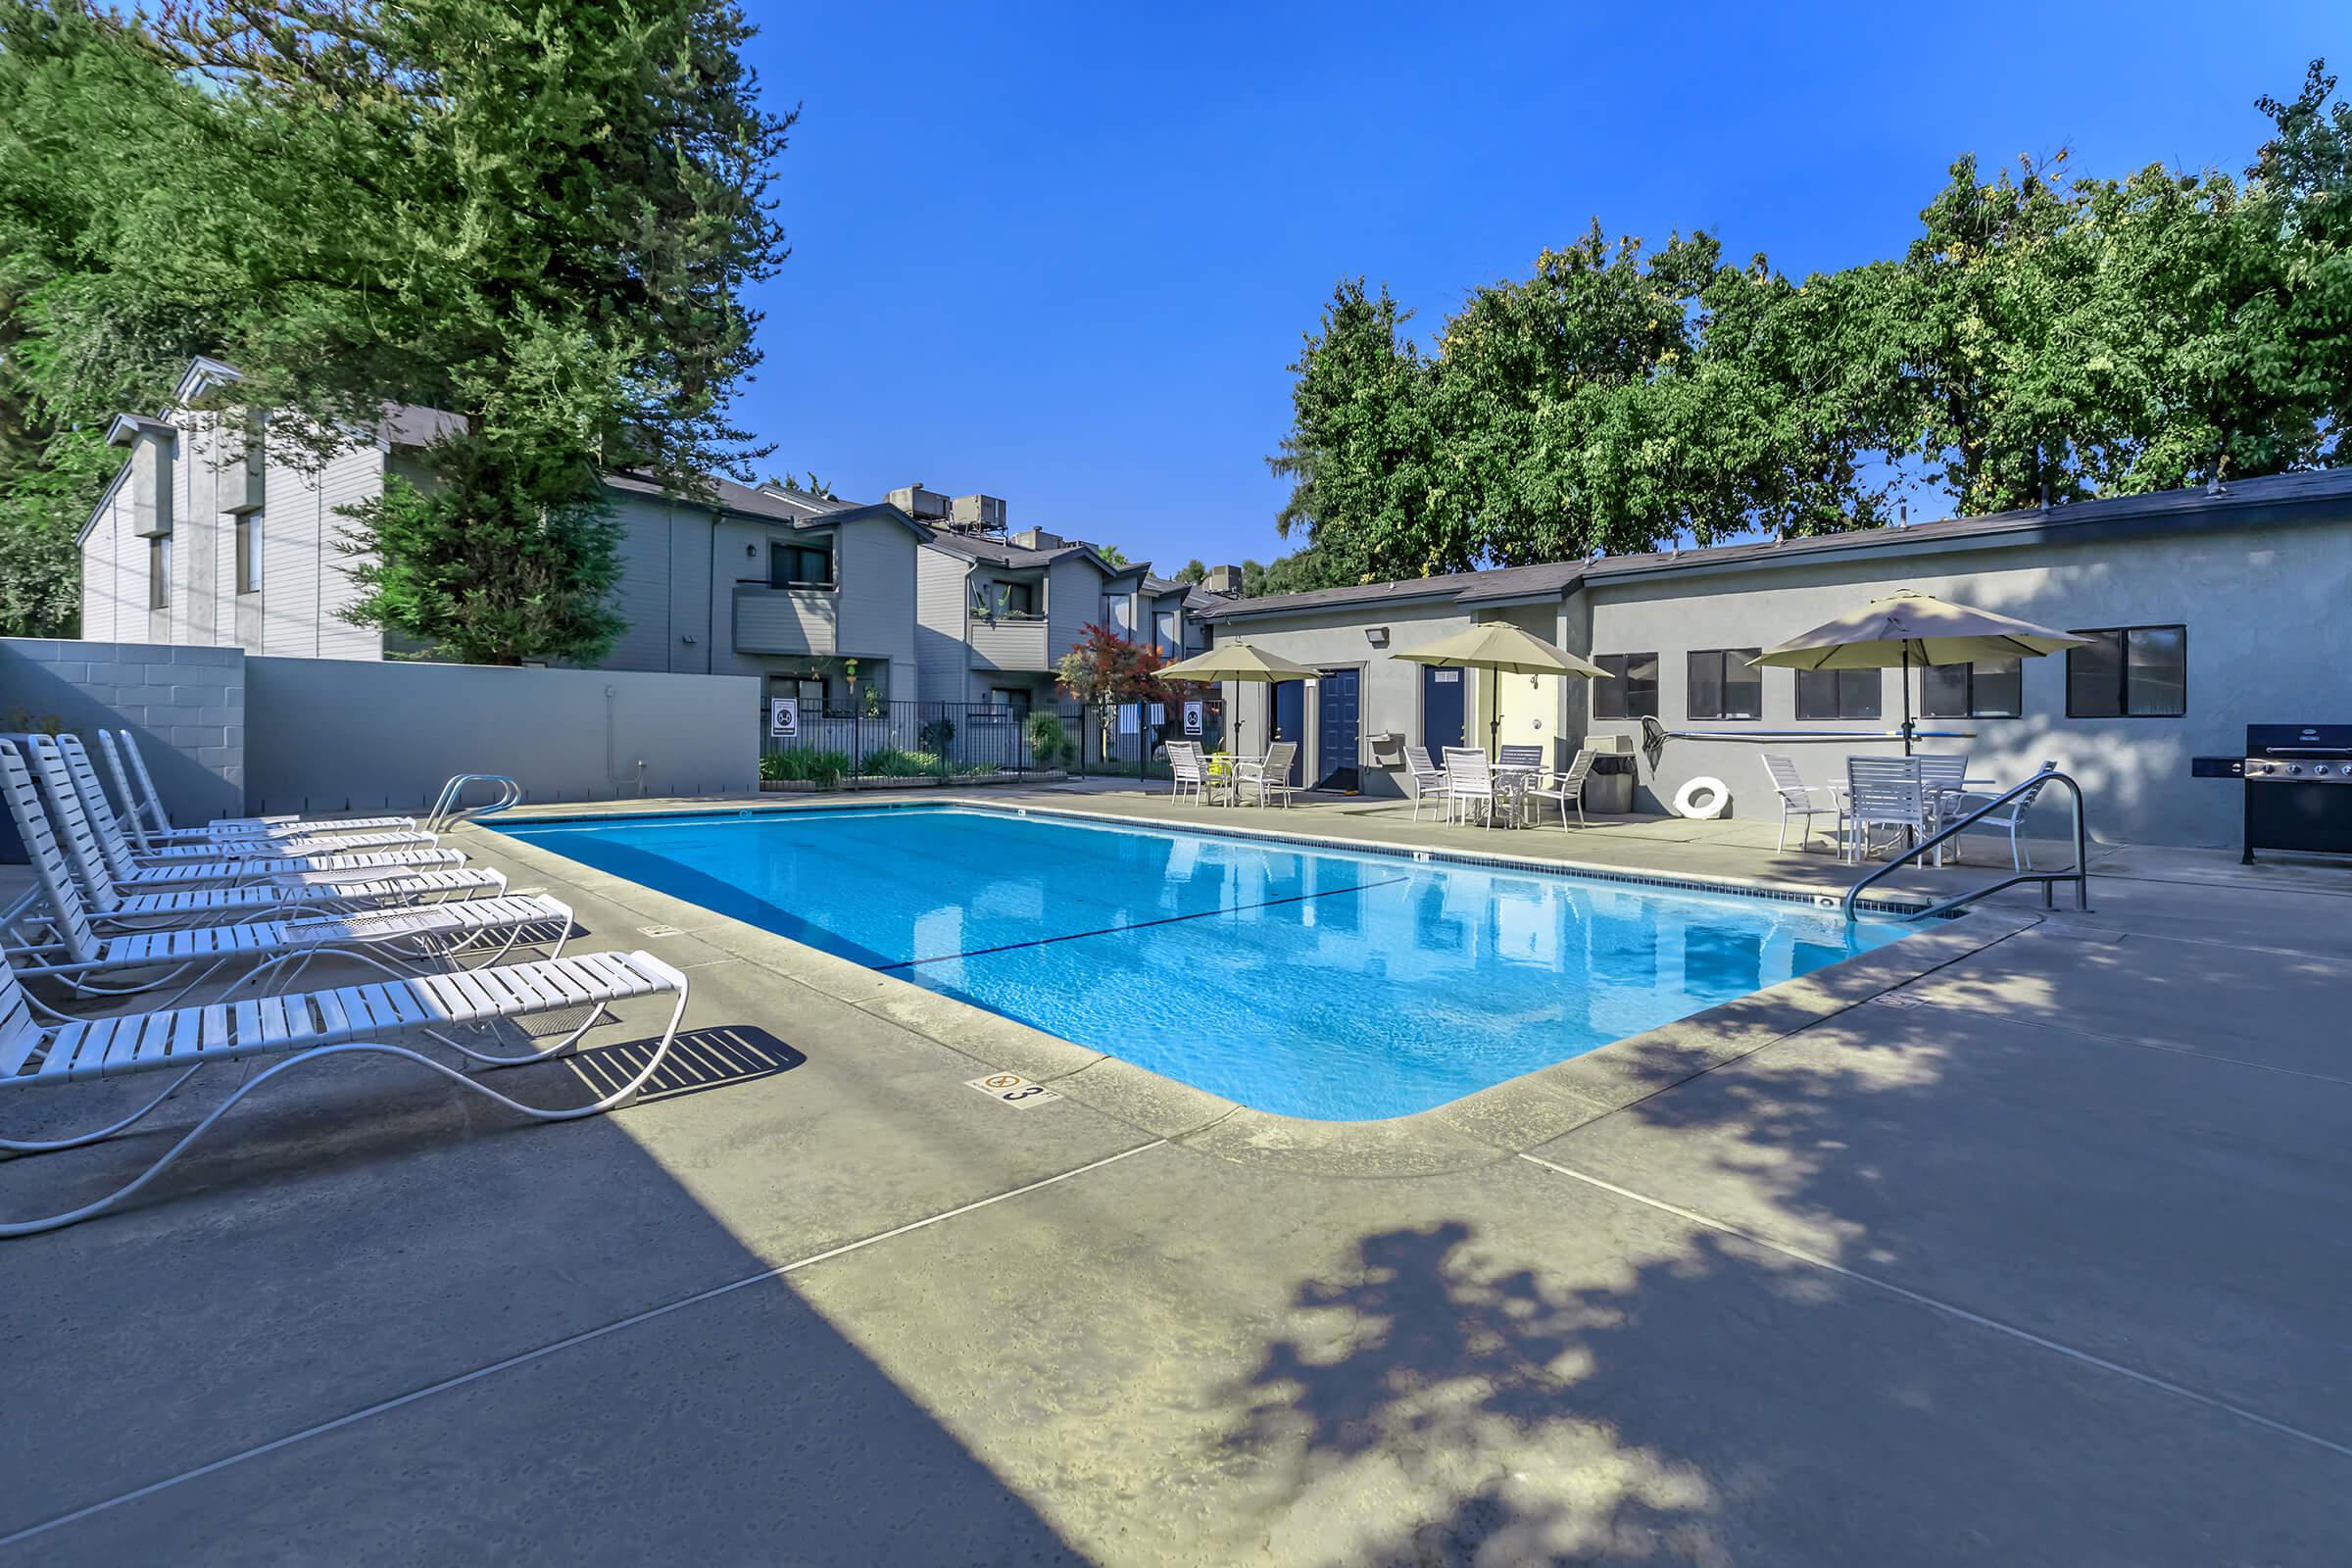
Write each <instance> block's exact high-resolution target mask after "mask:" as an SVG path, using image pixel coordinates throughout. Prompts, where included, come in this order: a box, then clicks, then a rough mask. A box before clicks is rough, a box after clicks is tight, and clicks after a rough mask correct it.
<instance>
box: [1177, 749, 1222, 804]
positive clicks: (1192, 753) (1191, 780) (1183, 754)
mask: <svg viewBox="0 0 2352 1568" xmlns="http://www.w3.org/2000/svg"><path fill="white" fill-rule="evenodd" d="M1168 772H1169V774H1170V775H1171V777H1170V781H1169V785H1168V798H1169V799H1170V800H1182V799H1183V798H1184V792H1185V791H1186V790H1188V789H1189V790H1191V791H1192V792H1193V804H1194V805H1196V806H1198V805H1200V804H1201V802H1203V801H1206V800H1207V799H1208V798H1209V797H1210V795H1211V794H1212V793H1213V791H1212V785H1213V783H1214V781H1213V780H1212V779H1211V778H1210V777H1209V775H1208V754H1207V753H1206V752H1204V751H1203V750H1202V749H1201V743H1200V742H1198V741H1170V742H1168Z"/></svg>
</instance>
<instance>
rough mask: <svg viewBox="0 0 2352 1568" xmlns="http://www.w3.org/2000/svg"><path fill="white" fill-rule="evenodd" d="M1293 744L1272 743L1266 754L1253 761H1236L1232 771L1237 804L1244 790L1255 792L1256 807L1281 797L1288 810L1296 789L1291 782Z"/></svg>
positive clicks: (1295, 753) (1296, 745)
mask: <svg viewBox="0 0 2352 1568" xmlns="http://www.w3.org/2000/svg"><path fill="white" fill-rule="evenodd" d="M1298 757H1299V743H1298V742H1297V741H1276V742H1275V743H1274V744H1273V745H1272V746H1269V747H1267V748H1266V755H1265V756H1264V757H1263V758H1260V759H1259V760H1256V761H1253V762H1238V763H1236V764H1235V765H1234V770H1233V798H1234V800H1235V801H1236V802H1237V803H1238V802H1239V801H1240V800H1241V798H1242V794H1243V792H1244V791H1246V790H1255V791H1256V792H1257V804H1258V805H1260V806H1264V805H1265V804H1266V803H1267V801H1268V799H1269V798H1270V797H1272V796H1276V795H1279V796H1281V797H1282V804H1283V805H1284V806H1285V807H1288V806H1289V805H1290V804H1291V797H1292V796H1294V795H1296V794H1298V793H1299V786H1298V785H1296V784H1293V783H1292V782H1291V764H1292V763H1293V762H1294V761H1296V760H1298Z"/></svg>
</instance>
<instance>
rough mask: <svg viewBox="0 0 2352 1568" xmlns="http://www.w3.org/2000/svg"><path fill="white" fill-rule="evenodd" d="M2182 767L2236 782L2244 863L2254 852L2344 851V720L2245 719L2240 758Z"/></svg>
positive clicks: (2350, 775)
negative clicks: (2241, 792) (2241, 796)
mask: <svg viewBox="0 0 2352 1568" xmlns="http://www.w3.org/2000/svg"><path fill="white" fill-rule="evenodd" d="M2189 771H2190V772H2191V773H2192V774H2194V775H2195V776H2196V777H2198V778H2234V779H2237V780H2240V781H2241V782H2242V783H2243V784H2244V786H2245V840H2244V853H2243V855H2242V856H2241V857H2240V858H2242V859H2243V860H2244V862H2245V863H2246V864H2248V865H2251V864H2253V863H2254V852H2255V851H2256V850H2287V851H2290V852H2295V853H2299V854H2305V855H2352V788H2346V786H2347V785H2352V724H2248V725H2247V726H2246V752H2245V755H2244V756H2243V757H2199V758H2195V759H2192V760H2191V761H2190V764H2189Z"/></svg>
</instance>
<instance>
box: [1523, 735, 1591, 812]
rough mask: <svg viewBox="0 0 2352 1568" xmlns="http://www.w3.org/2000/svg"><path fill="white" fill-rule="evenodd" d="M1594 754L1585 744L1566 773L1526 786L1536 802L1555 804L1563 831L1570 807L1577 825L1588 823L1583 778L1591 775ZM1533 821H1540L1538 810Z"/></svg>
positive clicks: (1571, 761)
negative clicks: (1573, 811)
mask: <svg viewBox="0 0 2352 1568" xmlns="http://www.w3.org/2000/svg"><path fill="white" fill-rule="evenodd" d="M1504 750H1505V751H1508V750H1509V748H1508V747H1505V748H1504ZM1595 755H1596V754H1595V753H1594V752H1593V748H1591V747H1590V746H1588V747H1586V748H1584V749H1583V750H1581V751H1579V752H1578V753H1577V754H1576V756H1575V757H1574V758H1572V759H1571V760H1569V763H1568V770H1567V771H1566V772H1564V773H1559V774H1556V775H1554V776H1553V777H1551V778H1548V779H1539V780H1537V781H1535V782H1533V783H1530V784H1528V785H1527V786H1526V790H1527V793H1528V795H1529V796H1531V797H1532V798H1534V799H1536V800H1539V801H1550V802H1551V803H1552V804H1554V805H1555V806H1557V807H1559V809H1560V828H1561V831H1563V832H1565V831H1566V830H1567V827H1568V808H1569V807H1570V806H1574V807H1575V808H1576V825H1577V826H1578V827H1590V826H1592V825H1593V824H1591V823H1590V822H1587V821H1586V820H1585V780H1586V779H1588V778H1591V777H1592V776H1593V757H1594V756H1595ZM1536 820H1537V821H1538V822H1539V823H1541V822H1542V821H1543V815H1542V813H1541V812H1539V813H1537V816H1536Z"/></svg>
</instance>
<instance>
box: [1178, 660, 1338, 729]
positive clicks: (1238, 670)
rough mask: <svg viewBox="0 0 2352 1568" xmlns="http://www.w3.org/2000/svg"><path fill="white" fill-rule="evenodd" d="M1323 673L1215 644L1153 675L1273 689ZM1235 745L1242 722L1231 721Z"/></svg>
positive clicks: (1236, 718) (1309, 666) (1290, 661)
mask: <svg viewBox="0 0 2352 1568" xmlns="http://www.w3.org/2000/svg"><path fill="white" fill-rule="evenodd" d="M1322 673H1323V672H1322V671H1321V670H1319V669H1317V668H1315V667H1314V666H1313V665H1311V664H1301V663H1299V662H1298V661H1297V660H1295V659H1285V658H1283V657H1282V656H1281V655H1280V654H1269V653H1267V652H1266V651H1265V650H1264V649H1262V648H1253V647H1251V646H1250V644H1248V643H1246V642H1230V643H1218V644H1216V645H1215V646H1214V647H1211V648H1209V649H1208V650H1207V651H1206V652H1204V653H1198V654H1195V655H1194V656H1193V657H1192V658H1190V659H1180V660H1178V661H1177V662H1175V663H1173V664H1162V665H1161V666H1160V667H1159V668H1157V669H1155V670H1153V671H1152V674H1154V675H1155V676H1157V677H1158V678H1159V679H1161V680H1189V681H1199V682H1201V683H1202V684H1206V683H1208V682H1210V681H1220V680H1230V681H1249V682H1255V683H1257V684H1260V685H1272V684H1273V683H1274V682H1276V681H1285V680H1314V679H1317V678H1319V677H1320V676H1321V675H1322ZM1233 735H1234V744H1235V746H1236V747H1237V749H1238V747H1239V746H1240V744H1241V735H1242V719H1241V715H1240V714H1238V713H1237V714H1235V715H1234V720H1233Z"/></svg>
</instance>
